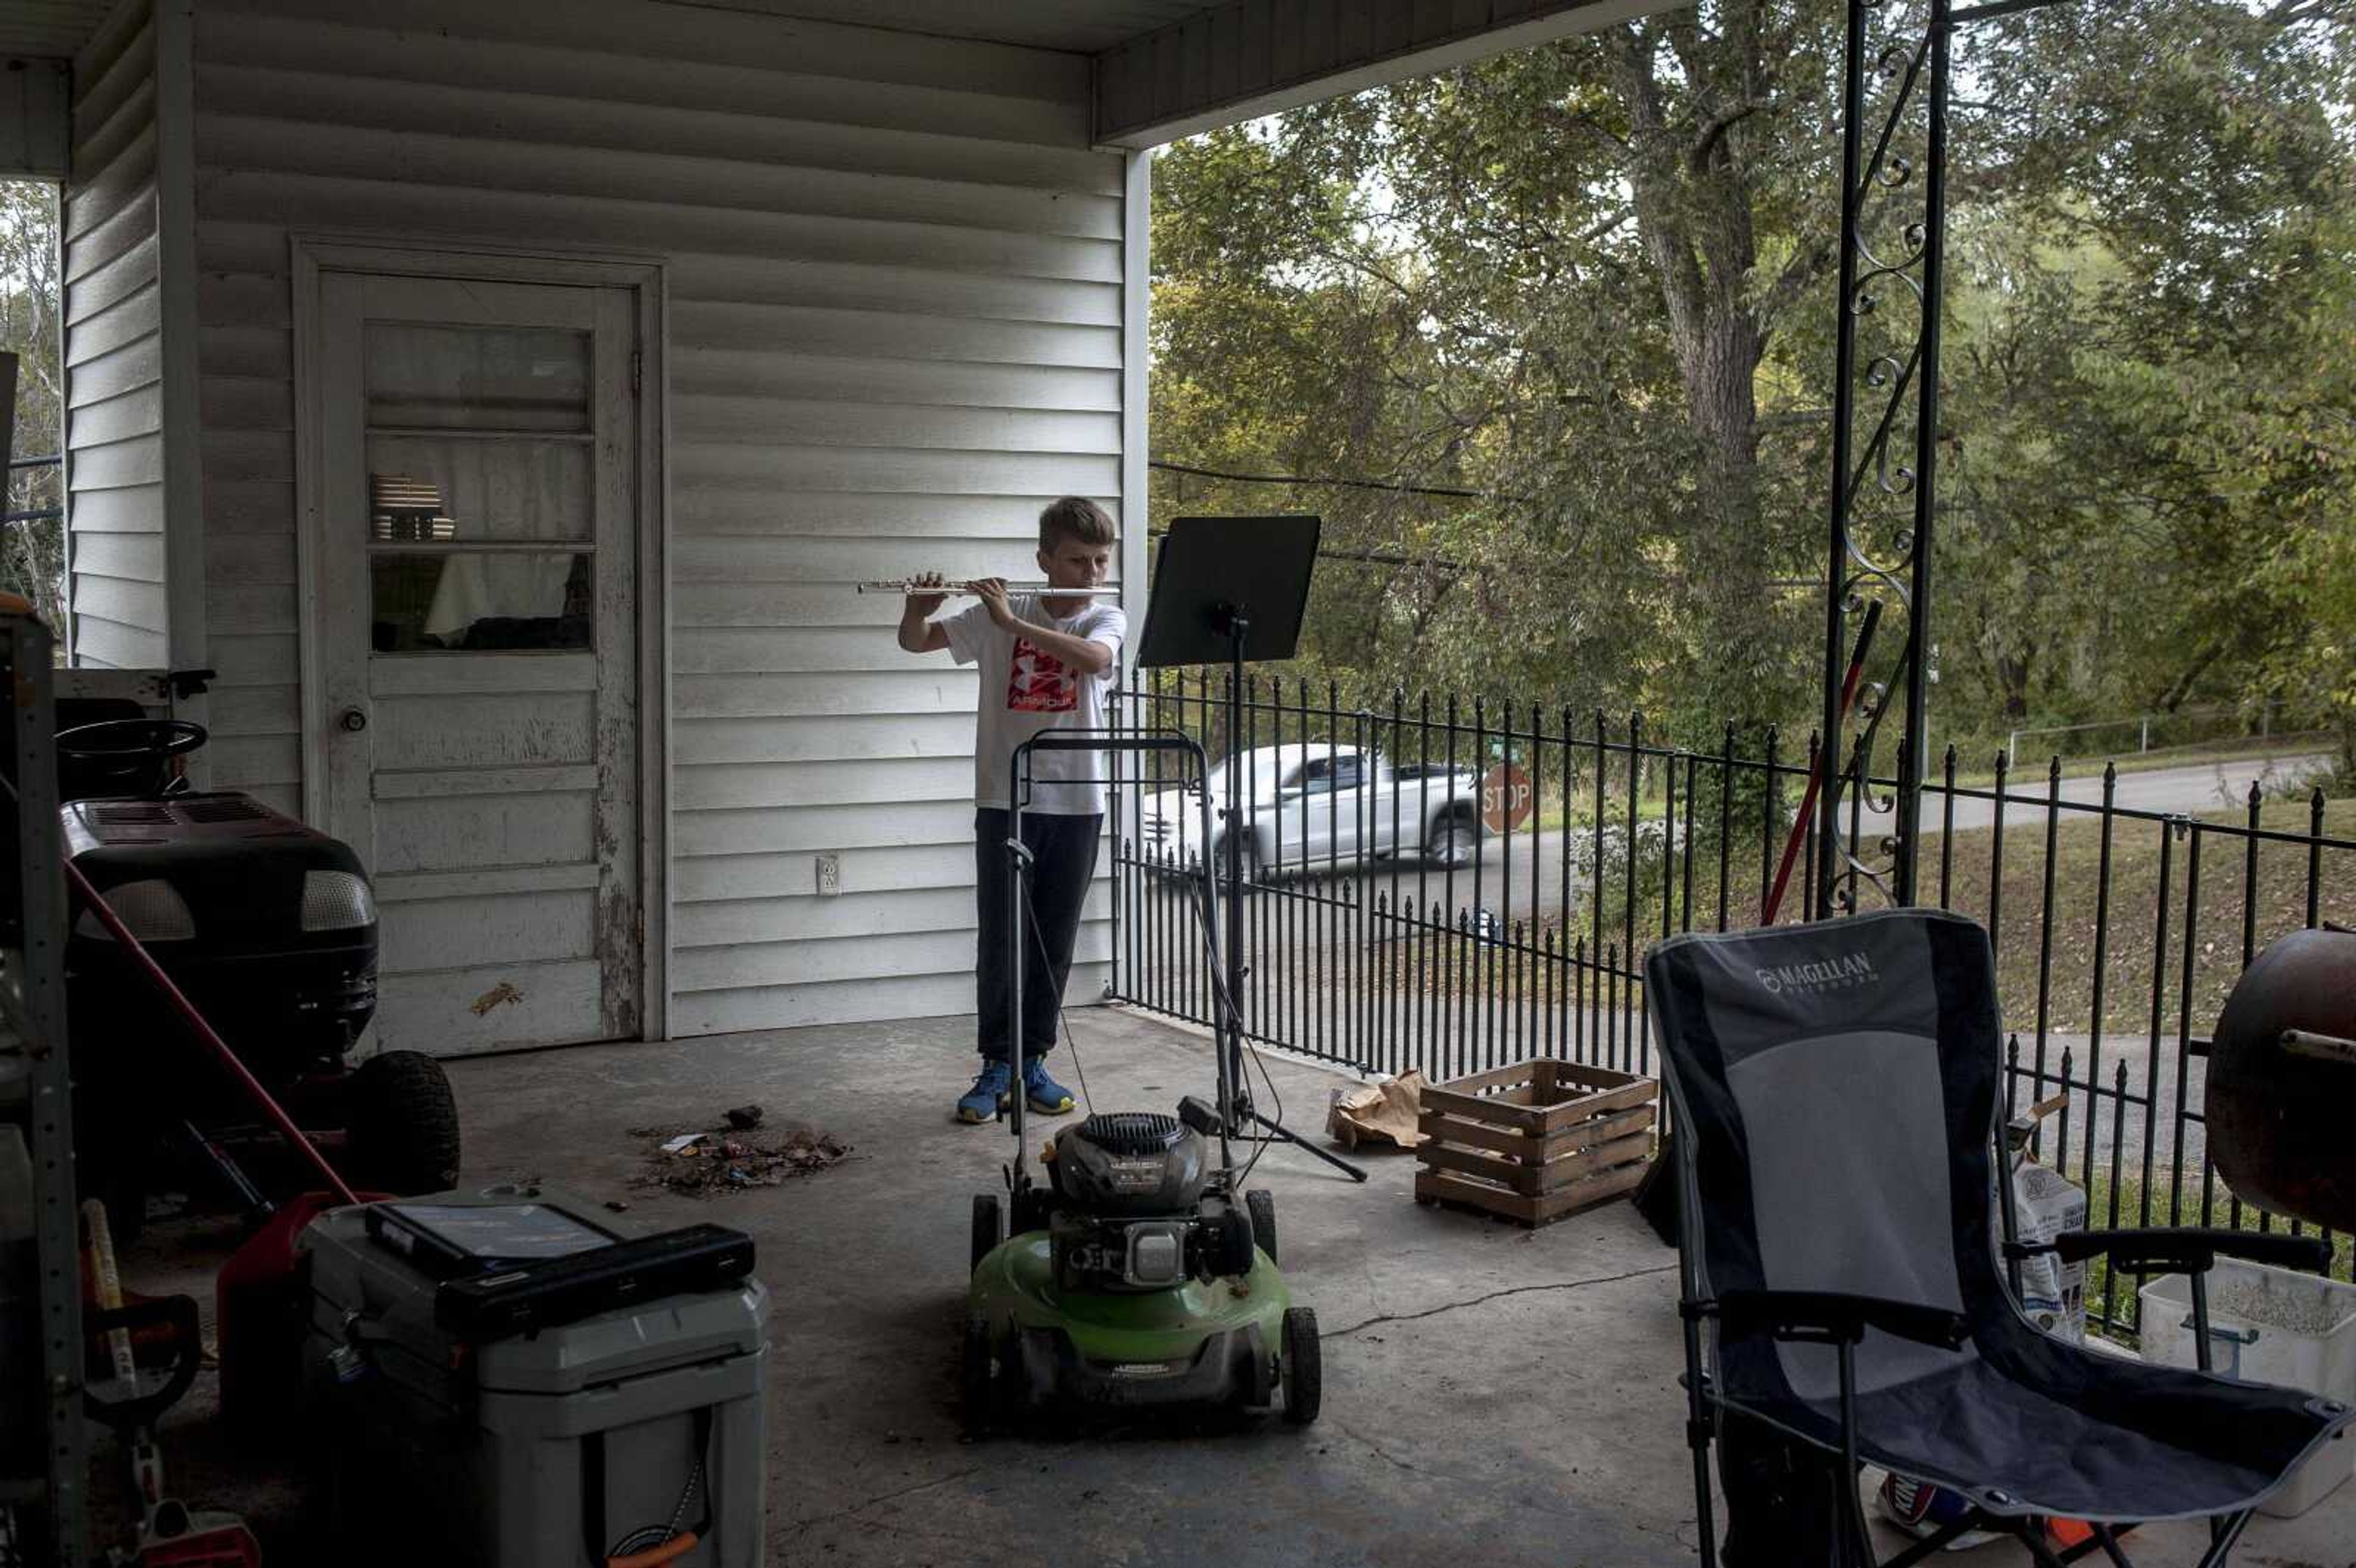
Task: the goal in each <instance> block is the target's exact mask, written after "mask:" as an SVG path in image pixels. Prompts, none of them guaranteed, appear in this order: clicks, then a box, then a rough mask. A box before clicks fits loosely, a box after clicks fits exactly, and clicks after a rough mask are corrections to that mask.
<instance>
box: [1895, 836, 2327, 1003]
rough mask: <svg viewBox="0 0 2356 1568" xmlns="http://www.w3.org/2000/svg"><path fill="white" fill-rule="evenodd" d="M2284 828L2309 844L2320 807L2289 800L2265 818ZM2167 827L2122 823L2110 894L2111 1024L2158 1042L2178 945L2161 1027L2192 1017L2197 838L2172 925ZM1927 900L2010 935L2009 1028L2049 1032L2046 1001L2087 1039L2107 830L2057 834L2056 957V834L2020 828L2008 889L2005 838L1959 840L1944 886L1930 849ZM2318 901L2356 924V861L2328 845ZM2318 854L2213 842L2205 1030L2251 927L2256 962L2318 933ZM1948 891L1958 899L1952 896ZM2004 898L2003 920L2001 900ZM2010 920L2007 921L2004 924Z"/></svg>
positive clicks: (2003, 971) (2199, 985) (2181, 876)
mask: <svg viewBox="0 0 2356 1568" xmlns="http://www.w3.org/2000/svg"><path fill="white" fill-rule="evenodd" d="M2202 820H2203V821H2209V822H2218V823H2223V824H2228V825H2233V826H2239V825H2240V824H2242V823H2244V821H2246V815H2245V814H2244V813H2242V812H2221V813H2218V814H2216V815H2214V816H2203V817H2202ZM2259 821H2260V823H2261V825H2262V826H2263V827H2265V828H2267V829H2270V830H2273V831H2276V832H2287V833H2305V832H2306V831H2307V829H2308V822H2309V818H2308V807H2307V805H2305V804H2303V803H2299V802H2289V801H2286V802H2281V803H2277V804H2273V805H2266V806H2265V807H2263V808H2262V809H2261V814H2260V817H2259ZM2323 830H2324V834H2325V836H2326V837H2330V838H2337V839H2340V840H2342V841H2343V842H2344V841H2349V840H2356V800H2336V801H2329V802H2326V803H2325V809H2324V817H2323ZM2167 832H2168V830H2167V828H2166V827H2164V826H2163V825H2161V824H2158V823H2149V822H2121V823H2119V824H2117V825H2116V827H2115V829H2114V832H2113V837H2112V843H2111V859H2110V878H2109V891H2108V904H2109V922H2108V925H2109V937H2108V940H2107V942H2105V943H2104V944H2103V953H2102V959H2103V962H2102V970H2101V974H2102V979H2103V997H2102V1016H2103V1028H2104V1030H2105V1031H2111V1030H2129V1031H2138V1032H2139V1031H2145V1030H2147V1029H2149V1027H2150V1022H2151V1004H2152V962H2153V958H2154V956H2155V955H2156V954H2158V953H2159V952H2160V945H2161V943H2162V941H2163V932H2164V940H2165V943H2166V951H2165V954H2164V955H2163V956H2164V958H2165V967H2166V973H2165V974H2164V976H2162V980H2163V985H2162V990H2161V1019H2160V1021H2161V1028H2162V1029H2163V1031H2172V1030H2173V1029H2175V1027H2176V1024H2177V1020H2178V1009H2179V1003H2180V1000H2181V985H2182V980H2183V973H2184V971H2183V963H2184V944H2185V931H2186V918H2187V907H2186V892H2187V877H2188V869H2189V868H2188V864H2187V862H2188V860H2189V859H2190V847H2191V846H2190V836H2189V835H2187V836H2186V837H2182V838H2179V839H2178V840H2177V841H2176V842H2174V843H2173V844H2172V845H2170V846H2169V848H2168V850H2167V853H2168V855H2169V861H2170V865H2169V895H2168V896H2169V903H2168V909H2167V912H2166V920H2165V924H2164V926H2163V923H2162V920H2161V912H2160V910H2159V907H2158V898H2159V869H2160V859H2161V855H2162V853H2163V850H2162V842H2161V841H2162V838H2163V837H2165V836H2166V835H2167ZM1930 848H1931V849H1932V850H1933V863H1932V864H1930V865H1927V866H1925V867H1924V869H1923V870H1924V891H1925V894H1926V899H1927V900H1928V901H1944V902H1945V903H1946V904H1947V905H1948V907H1950V908H1953V909H1956V910H1960V911H1962V912H1965V913H1966V914H1969V915H1971V916H1973V917H1974V918H1975V919H1976V920H1978V921H1980V922H1981V923H1983V924H1987V925H1989V926H1991V928H1992V929H1993V930H1994V931H1995V933H1996V936H1997V984H1998V987H1999V988H2000V991H2001V995H2002V997H2003V1000H2004V1016H2005V1021H2006V1024H2007V1026H2008V1027H2009V1028H2013V1029H2020V1030H2022V1031H2024V1032H2026V1031H2028V1030H2029V1029H2034V1028H2035V1027H2036V1023H2037V1019H2038V1016H2039V1008H2040V1001H2041V1002H2042V1004H2043V1007H2044V1009H2045V1014H2046V1017H2047V1021H2048V1024H2049V1027H2051V1028H2052V1029H2066V1030H2080V1029H2085V1028H2086V1027H2087V1025H2088V1023H2089V1022H2090V1021H2091V1020H2092V1019H2093V1018H2094V981H2095V975H2096V971H2095V947H2096V941H2095V928H2096V916H2097V915H2098V914H2099V913H2100V912H2102V909H2103V905H2104V879H2103V876H2102V869H2103V831H2102V824H2101V823H2100V822H2099V821H2092V820H2082V821H2075V822H2065V823H2063V824H2062V825H2061V828H2060V830H2059V831H2058V832H2057V833H2056V834H2055V835H2054V845H2053V861H2052V877H2051V881H2052V887H2053V891H2052V904H2053V918H2052V922H2051V925H2052V948H2051V955H2050V958H2049V957H2048V955H2046V954H2045V953H2044V952H2043V950H2042V944H2041V937H2040V928H2041V926H2042V925H2043V922H2042V921H2041V920H2040V913H2041V912H2042V911H2043V909H2044V907H2045V899H2046V892H2045V884H2046V880H2047V876H2046V870H2047V867H2046V852H2045V833H2044V827H2043V825H2042V824H2041V823H2040V824H2037V825H2034V826H2031V827H2007V828H2006V829H2005V834H2004V866H2003V872H2002V877H2001V880H2000V882H1999V880H1998V878H1997V875H1996V867H1995V866H1994V864H1993V859H1994V854H1995V848H1996V834H1995V830H1994V829H1993V828H1981V829H1976V830H1974V831H1972V832H1968V833H1958V834H1956V835H1955V839H1954V846H1953V847H1952V856H1951V858H1950V859H1948V861H1947V864H1948V865H1949V867H1950V872H1949V875H1948V876H1947V878H1946V880H1945V881H1944V885H1943V882H1942V880H1941V876H1940V864H1939V861H1940V857H1939V856H1938V854H1937V850H1938V849H1939V846H1938V845H1937V844H1936V843H1935V842H1934V843H1933V845H1932V846H1930ZM2315 862H2316V863H2315V864H2314V865H2313V867H2312V870H2313V873H2314V882H2313V893H2314V899H2315V903H2316V907H2317V912H2318V915H2319V918H2321V919H2323V920H2327V921H2338V922H2340V923H2342V924H2348V923H2356V850H2351V849H2345V848H2340V849H2334V848H2325V849H2324V850H2323V851H2322V852H2321V854H2320V855H2319V856H2317V857H2315ZM2310 869H2311V868H2310V857H2309V854H2308V848H2307V847H2306V846H2304V845H2297V844H2275V843H2261V844H2259V845H2258V846H2257V852H2256V856H2255V863H2254V865H2253V864H2252V858H2251V856H2250V853H2249V844H2248V841H2247V840H2246V839H2244V838H2241V837H2232V838H2226V837H2216V836H2211V835H2206V834H2204V835H2202V837H2201V889H2200V901H2199V903H2198V905H2197V906H2196V907H2194V908H2193V909H2192V911H2191V915H2190V918H2191V933H2192V949H2193V952H2192V997H2191V1008H2190V1017H2191V1032H2192V1033H2194V1034H2206V1033H2208V1032H2209V1029H2210V1028H2211V1026H2212V1025H2213V1024H2214V1023H2215V1022H2216V1017H2217V1009H2218V1008H2221V1007H2222V1006H2223V1005H2224V1001H2225V997H2226V993H2227V992H2229V991H2230V990H2232V988H2233V981H2234V979H2235V978H2236V977H2238V976H2240V974H2241V972H2242V967H2243V944H2244V930H2245V924H2246V929H2247V932H2248V935H2249V940H2250V944H2251V951H2253V952H2255V951H2257V950H2260V949H2263V948H2264V947H2265V944H2267V943H2269V942H2271V941H2273V940H2274V939H2275V938H2276V937H2277V936H2280V935H2281V934H2283V933H2285V932H2288V931H2295V930H2297V929H2298V928H2300V927H2301V926H2304V925H2306V924H2307V923H2308V895H2309V873H2310ZM1943 886H1944V899H1943V898H1942V893H1943ZM1999 888H2000V890H2001V907H2000V911H1999V908H1998V903H1997V893H1998V890H1999ZM1998 913H2000V916H2001V918H2000V920H1997V919H1992V918H1991V917H1992V915H1996V914H1998Z"/></svg>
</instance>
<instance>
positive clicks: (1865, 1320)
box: [1689, 1290, 1971, 1350]
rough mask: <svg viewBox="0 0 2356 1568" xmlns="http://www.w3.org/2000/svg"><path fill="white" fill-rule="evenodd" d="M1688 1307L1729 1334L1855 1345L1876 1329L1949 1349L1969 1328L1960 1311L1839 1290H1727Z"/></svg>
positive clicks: (1901, 1337) (1961, 1342)
mask: <svg viewBox="0 0 2356 1568" xmlns="http://www.w3.org/2000/svg"><path fill="white" fill-rule="evenodd" d="M1689 1310H1690V1311H1692V1312H1693V1313H1695V1315H1697V1316H1701V1317H1717V1318H1718V1319H1719V1322H1720V1323H1722V1324H1723V1325H1725V1327H1726V1328H1727V1329H1728V1330H1729V1331H1730V1332H1732V1333H1737V1334H1745V1333H1765V1334H1769V1335H1772V1336H1773V1337H1774V1338H1776V1339H1796V1338H1799V1337H1801V1336H1803V1335H1815V1336H1820V1337H1823V1338H1826V1339H1831V1340H1833V1341H1835V1342H1846V1343H1848V1344H1855V1343H1856V1342H1857V1341H1858V1340H1859V1339H1863V1338H1865V1331H1866V1330H1867V1329H1868V1328H1879V1329H1880V1330H1881V1331H1882V1332H1883V1333H1885V1334H1891V1335H1895V1336H1896V1337H1897V1338H1899V1339H1911V1340H1912V1341H1913V1342H1914V1343H1916V1344H1918V1345H1936V1346H1938V1347H1939V1348H1940V1349H1946V1350H1952V1349H1956V1348H1957V1347H1959V1346H1961V1345H1962V1344H1963V1343H1964V1341H1965V1340H1966V1339H1970V1338H1971V1326H1970V1324H1969V1323H1967V1322H1966V1321H1965V1318H1964V1315H1963V1314H1962V1313H1960V1312H1949V1311H1947V1310H1946V1309H1945V1308H1944V1307H1924V1306H1922V1305H1921V1304H1919V1303H1916V1302H1912V1301H1890V1300H1888V1299H1886V1298H1884V1297H1881V1296H1850V1295H1847V1294H1844V1293H1842V1292H1839V1291H1829V1290H1730V1291H1728V1292H1727V1293H1726V1294H1725V1295H1723V1296H1719V1298H1718V1299H1717V1300H1716V1301H1714V1302H1701V1303H1697V1304H1696V1305H1694V1306H1693V1307H1690V1308H1689Z"/></svg>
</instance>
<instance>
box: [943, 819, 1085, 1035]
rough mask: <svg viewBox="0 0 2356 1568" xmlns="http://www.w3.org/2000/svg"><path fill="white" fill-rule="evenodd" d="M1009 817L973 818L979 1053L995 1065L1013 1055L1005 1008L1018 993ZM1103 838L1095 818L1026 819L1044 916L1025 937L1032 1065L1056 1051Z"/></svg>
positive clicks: (1035, 901)
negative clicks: (1010, 927)
mask: <svg viewBox="0 0 2356 1568" xmlns="http://www.w3.org/2000/svg"><path fill="white" fill-rule="evenodd" d="M1011 816H1012V814H1011V813H1008V812H1004V811H999V810H996V809H993V808H991V807H989V806H983V807H980V809H978V810H976V811H975V812H974V814H973V859H974V889H975V896H976V899H977V901H978V906H979V907H978V910H977V912H978V913H979V914H980V917H981V934H980V950H979V952H978V953H977V955H976V961H975V964H974V977H975V980H976V982H977V984H976V986H975V1005H976V1007H977V1008H979V1009H980V1019H979V1028H978V1029H977V1031H976V1033H977V1036H978V1044H979V1047H980V1051H981V1054H982V1055H983V1056H984V1057H987V1058H989V1059H990V1060H991V1061H1006V1060H1007V1059H1008V1058H1009V1056H1010V1055H1011V1054H1012V1053H1011V1052H1010V1051H1008V1050H1007V1034H1008V1024H1009V1022H1010V1020H1009V1019H1008V1017H1007V1007H1008V1004H1009V1002H1010V1001H1011V1000H1012V997H1011V996H1010V993H1011V992H1012V989H1013V986H1012V979H1011V977H1010V976H1009V975H1008V973H1007V964H1008V960H1009V956H1010V955H1009V954H1008V952H1007V943H1008V937H1007V933H1006V875H1007V852H1006V834H1007V823H1008V821H1009V820H1010V818H1011ZM1103 832H1104V818H1103V817H1102V816H1099V815H1096V814H1090V815H1089V816H1051V815H1048V814H1047V813H1044V812H1037V811H1026V812H1024V813H1023V844H1024V845H1025V846H1027V847H1028V848H1029V849H1030V851H1031V853H1032V856H1033V860H1032V865H1031V874H1030V881H1031V904H1032V908H1033V910H1035V911H1036V912H1037V915H1038V932H1037V934H1035V935H1034V934H1033V933H1031V932H1030V931H1027V930H1026V931H1025V932H1023V1056H1024V1057H1026V1058H1028V1057H1033V1056H1044V1055H1046V1054H1047V1052H1048V1051H1051V1050H1053V1049H1054V1048H1055V1019H1056V1015H1057V1011H1058V1009H1059V1008H1061V1006H1062V1004H1063V1000H1064V977H1065V976H1066V975H1069V974H1070V973H1071V970H1072V942H1073V939H1074V938H1075V937H1076V936H1077V935H1078V934H1079V930H1080V905H1081V903H1082V902H1083V901H1085V900H1086V899H1087V893H1088V882H1089V881H1090V880H1091V879H1093V878H1094V877H1095V876H1096V870H1097V843H1098V838H1099V837H1100V836H1101V835H1102V834H1103ZM1043 941H1044V944H1045V946H1046V953H1045V955H1044V956H1043V955H1041V953H1040V945H1041V944H1042V942H1043ZM1050 960H1052V963H1051V962H1050ZM1051 970H1052V972H1051Z"/></svg>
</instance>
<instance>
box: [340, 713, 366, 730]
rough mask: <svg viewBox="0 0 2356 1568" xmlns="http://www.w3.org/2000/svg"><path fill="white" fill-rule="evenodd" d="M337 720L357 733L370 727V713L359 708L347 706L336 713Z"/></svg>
mask: <svg viewBox="0 0 2356 1568" xmlns="http://www.w3.org/2000/svg"><path fill="white" fill-rule="evenodd" d="M336 722H337V723H338V724H340V725H342V726H343V727H344V728H345V729H347V730H348V731H351V732H352V733H353V734H355V735H357V734H359V732H360V731H363V730H365V729H367V728H368V715H367V714H365V713H363V712H361V711H360V710H359V709H357V708H347V709H344V710H343V711H342V712H341V713H338V714H337V715H336Z"/></svg>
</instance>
